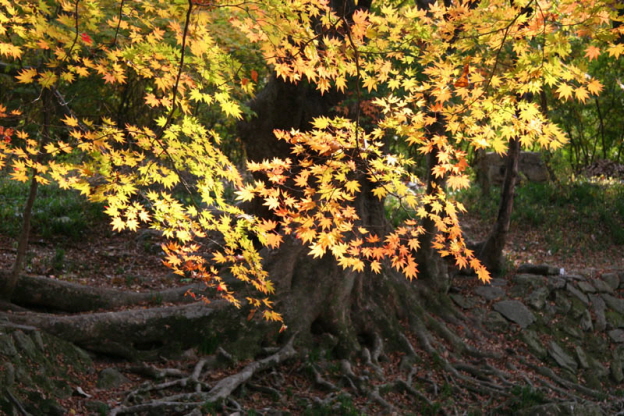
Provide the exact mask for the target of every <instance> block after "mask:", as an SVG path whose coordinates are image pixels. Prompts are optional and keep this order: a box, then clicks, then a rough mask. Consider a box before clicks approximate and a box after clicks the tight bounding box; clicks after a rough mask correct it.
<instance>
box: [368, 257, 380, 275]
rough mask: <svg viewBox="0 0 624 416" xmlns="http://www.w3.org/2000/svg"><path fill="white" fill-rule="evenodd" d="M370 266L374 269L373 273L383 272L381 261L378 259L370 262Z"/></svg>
mask: <svg viewBox="0 0 624 416" xmlns="http://www.w3.org/2000/svg"><path fill="white" fill-rule="evenodd" d="M370 268H371V270H372V271H373V273H377V274H379V273H381V263H380V262H379V261H377V260H373V261H372V262H371V264H370Z"/></svg>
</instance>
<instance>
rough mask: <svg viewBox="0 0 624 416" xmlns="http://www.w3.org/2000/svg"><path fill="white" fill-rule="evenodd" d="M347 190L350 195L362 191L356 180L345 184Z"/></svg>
mask: <svg viewBox="0 0 624 416" xmlns="http://www.w3.org/2000/svg"><path fill="white" fill-rule="evenodd" d="M345 188H346V189H347V191H348V192H349V193H350V194H354V193H356V192H359V191H360V183H359V182H358V181H356V180H352V181H348V182H347V183H345Z"/></svg>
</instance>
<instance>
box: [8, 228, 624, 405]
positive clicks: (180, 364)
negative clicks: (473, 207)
mask: <svg viewBox="0 0 624 416" xmlns="http://www.w3.org/2000/svg"><path fill="white" fill-rule="evenodd" d="M463 224H464V228H465V230H466V232H467V234H468V235H469V237H471V238H472V239H474V240H479V239H482V238H483V237H485V235H486V234H487V232H488V228H489V225H488V224H487V223H486V222H485V221H483V220H482V219H480V218H479V217H478V216H466V217H465V218H464V222H463ZM569 232H570V234H569V236H566V237H565V238H566V239H568V241H570V244H569V246H568V247H566V248H565V250H558V251H557V252H555V253H553V252H552V250H550V249H549V248H548V247H549V245H551V243H552V242H551V241H549V240H548V234H547V233H545V232H544V230H542V229H533V228H531V227H528V226H526V225H518V224H514V225H513V226H512V229H511V233H510V235H509V244H508V249H507V258H508V264H509V271H508V273H513V271H514V270H515V268H516V267H517V266H518V265H520V264H524V263H533V264H548V265H552V266H556V267H560V268H565V269H566V271H578V270H588V269H591V270H594V271H595V272H597V273H601V272H604V271H608V270H613V269H622V268H624V251H623V250H622V247H621V246H619V247H618V246H611V247H601V248H600V249H599V250H594V249H592V248H591V247H590V246H579V245H577V244H575V242H578V241H580V240H581V239H582V240H584V239H585V237H582V236H579V235H578V233H579V230H574V227H571V228H570V230H569ZM581 237H582V238H581ZM589 238H590V240H591V236H590V237H589ZM161 243H162V241H161V239H160V238H159V237H158V236H156V235H155V234H154V233H150V232H148V231H144V232H140V233H113V232H111V231H110V229H109V227H108V226H107V224H101V225H99V226H97V228H96V229H92V230H91V231H90V232H88V233H86V234H85V235H84V238H83V239H82V240H81V241H68V240H63V239H52V240H43V239H42V238H40V237H38V236H33V238H32V239H31V244H30V255H29V261H28V270H27V272H28V273H29V274H33V275H39V276H48V277H49V278H52V279H62V280H66V281H71V282H74V283H81V284H85V285H91V286H100V287H109V288H116V289H122V290H127V291H154V290H161V289H165V288H170V287H172V286H175V285H185V284H188V283H190V282H189V281H188V280H185V279H180V278H179V277H177V276H175V275H173V274H172V273H171V272H170V271H169V269H167V268H166V267H165V266H164V265H163V264H162V261H161V254H162V253H161V250H160V244H161ZM14 255H15V250H14V246H13V240H12V239H10V238H7V237H4V236H0V268H9V267H10V266H11V263H12V260H13V258H14ZM474 284H478V282H477V281H476V279H475V282H473V283H469V284H468V285H467V286H473V285H474ZM460 289H461V288H460ZM506 343H507V341H506V340H500V345H501V347H502V346H503V345H506ZM412 344H413V345H417V344H418V342H417V341H416V340H414V341H413V342H412ZM506 347H507V348H513V346H509V345H507V346H506ZM400 359H401V356H400V355H389V356H388V357H387V360H386V361H384V362H383V363H382V367H383V371H384V374H385V378H386V379H389V378H390V379H391V378H392V377H393V375H396V373H397V372H398V368H399V365H398V362H399V361H400ZM197 361H198V356H197V353H196V352H195V351H189V352H187V354H186V355H185V356H183V357H181V358H180V359H178V360H162V361H161V362H158V363H153V364H154V365H155V366H156V367H158V368H176V369H182V370H184V371H187V372H189V373H190V372H192V370H193V366H194V365H195V364H196V363H197ZM94 362H95V365H96V371H95V372H93V373H92V374H88V375H85V376H83V377H82V380H81V384H80V386H77V387H80V388H81V389H82V391H84V392H86V393H87V394H89V395H90V396H91V397H90V398H89V399H88V400H86V399H85V398H84V397H80V396H72V397H70V398H68V399H66V400H64V401H63V402H62V405H63V406H64V407H65V408H67V409H71V414H73V415H91V414H97V413H94V412H93V411H89V410H87V409H86V408H85V403H86V402H87V401H93V400H97V401H100V402H103V403H106V404H107V405H108V406H110V407H114V406H116V405H118V404H119V403H121V402H122V401H123V398H124V396H125V395H126V394H127V392H129V391H132V390H134V389H136V388H138V387H139V386H140V385H142V383H145V382H147V381H151V380H149V379H148V378H146V377H145V376H142V375H139V374H136V373H134V372H132V371H130V368H131V367H132V366H134V365H136V363H129V362H124V361H116V360H111V359H110V358H105V357H95V358H94ZM246 364H247V363H246V362H242V363H238V364H236V365H235V366H231V367H229V368H224V369H220V370H215V371H212V372H211V373H210V376H209V380H206V381H207V382H208V383H210V382H211V381H216V380H219V379H221V378H223V377H224V376H226V375H228V374H232V373H235V372H237V371H240V369H241V368H242V367H243V366H244V365H246ZM109 367H115V368H117V369H118V370H120V371H121V372H122V373H123V374H124V375H125V376H126V377H127V378H128V380H129V381H128V382H127V383H125V384H123V385H121V386H120V387H118V388H114V389H107V390H100V389H98V388H97V386H96V382H97V375H98V373H99V371H100V370H101V369H104V368H109ZM304 367H305V363H304V362H302V361H301V360H299V361H296V362H293V363H289V364H287V368H285V367H284V366H282V367H281V368H280V371H279V373H277V372H267V373H264V374H262V375H260V379H256V380H254V384H255V385H256V386H258V385H260V386H261V385H264V386H271V385H274V386H278V385H279V386H282V387H283V386H287V387H286V388H285V389H283V391H278V390H276V389H273V391H274V393H273V394H267V391H271V390H266V389H265V390H262V388H257V387H256V388H255V389H254V388H251V387H248V388H247V390H248V391H247V392H246V394H244V395H240V394H239V395H238V398H237V401H238V403H239V404H240V405H241V406H242V407H243V408H245V409H250V408H253V409H263V408H272V409H282V410H284V411H290V412H292V414H323V413H322V412H321V413H314V412H311V411H309V409H308V411H306V410H305V409H304V408H303V407H302V406H303V403H310V401H309V400H303V399H305V398H310V396H313V395H315V394H318V391H317V389H316V388H315V386H314V382H313V380H311V377H310V376H309V374H306V372H305V371H303V370H302V369H303V368H304ZM354 371H356V372H358V371H363V370H362V369H359V368H354ZM278 377H279V378H286V381H284V380H282V382H280V383H275V382H274V381H275V380H273V381H272V379H275V378H278ZM442 384H444V380H441V385H442ZM276 394H278V395H279V397H276ZM323 394H326V393H323ZM395 396H396V397H392V399H393V400H403V399H405V397H402V396H401V395H395ZM459 399H460V398H457V397H456V398H455V400H459ZM475 399H476V400H478V398H475V397H466V398H465V400H467V401H468V402H469V401H471V400H473V401H474V400H475ZM367 400H368V399H367V398H365V397H358V396H357V395H356V396H353V397H350V398H348V400H345V402H344V409H342V410H341V411H340V412H339V413H336V414H374V413H375V412H376V411H380V410H381V408H376V407H375V406H374V405H373V406H372V407H371V405H370V403H369V404H366V405H365V404H364V402H365V401H367ZM364 406H368V407H366V409H367V410H366V412H364V413H360V412H361V409H363V408H364ZM358 409H359V410H358ZM172 414H173V413H172ZM257 414H262V412H259V413H257ZM417 414H418V413H417Z"/></svg>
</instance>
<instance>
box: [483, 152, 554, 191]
mask: <svg viewBox="0 0 624 416" xmlns="http://www.w3.org/2000/svg"><path fill="white" fill-rule="evenodd" d="M506 160H507V158H506V156H505V155H499V154H498V153H494V152H490V153H485V154H484V155H483V156H482V157H481V158H479V160H478V162H477V166H476V170H477V180H478V182H479V185H481V187H482V189H484V190H486V191H487V190H489V187H490V186H492V185H501V184H502V183H503V180H504V179H505V164H506ZM518 172H519V174H520V180H521V181H529V182H546V181H548V180H549V179H550V175H549V173H548V169H547V167H546V163H545V162H544V158H543V157H542V154H541V153H539V152H520V159H519V160H518Z"/></svg>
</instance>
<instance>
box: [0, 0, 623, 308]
mask: <svg viewBox="0 0 624 416" xmlns="http://www.w3.org/2000/svg"><path fill="white" fill-rule="evenodd" d="M335 3H336V4H337V3H340V2H328V1H326V0H267V1H263V2H233V1H214V2H207V1H182V0H143V1H139V0H123V1H115V0H92V1H81V0H73V1H72V0H59V1H51V0H40V1H31V0H0V63H2V67H3V68H4V69H5V73H6V74H8V75H7V77H5V78H3V80H2V83H3V85H2V86H3V90H2V91H1V92H0V99H1V100H2V102H0V168H4V169H7V170H8V171H9V172H10V174H11V177H12V178H13V179H15V180H18V181H27V180H29V179H30V178H34V179H35V180H37V181H39V182H40V183H42V184H46V183H48V182H50V181H54V182H57V183H58V184H59V185H60V186H61V187H63V188H73V189H77V190H79V191H80V192H81V193H82V194H84V195H86V196H87V197H89V198H90V199H91V200H94V201H104V202H105V203H106V206H107V207H106V212H107V213H108V214H109V215H110V216H111V223H112V227H113V229H114V230H116V231H122V230H137V229H139V228H141V227H152V228H154V229H157V230H160V231H162V233H163V234H164V235H165V236H166V237H168V238H170V239H171V240H172V242H171V243H169V244H167V245H166V246H165V247H164V250H165V253H166V254H165V256H166V257H165V263H166V264H167V265H168V266H169V267H171V268H172V269H173V270H174V271H175V272H176V273H178V274H183V275H186V274H189V275H192V276H194V277H196V278H198V279H201V280H203V281H205V282H206V283H207V284H208V285H211V286H213V287H214V288H215V289H216V293H218V294H220V295H221V296H222V297H224V298H226V299H228V300H230V301H232V302H234V303H236V304H238V302H239V301H238V300H236V298H235V296H234V293H233V291H232V290H231V289H230V288H229V287H228V285H226V284H225V282H224V280H223V277H222V276H223V273H224V272H225V271H227V272H228V273H230V274H231V275H233V277H235V278H237V279H238V280H241V281H244V282H247V283H249V284H250V285H251V286H252V287H253V288H254V289H256V290H257V291H259V292H260V293H261V294H262V296H261V298H254V297H249V298H248V299H247V300H248V302H249V303H250V304H251V305H252V306H253V307H254V308H259V309H263V310H264V312H263V313H264V317H265V318H267V319H270V320H279V319H280V316H279V314H276V313H275V312H273V311H271V310H270V308H271V302H270V301H269V300H268V299H267V298H266V296H265V295H267V294H270V293H272V292H273V291H274V288H273V286H272V284H271V282H270V281H269V279H268V278H269V276H267V273H266V271H264V270H263V268H262V263H263V261H262V257H261V255H260V254H259V251H258V247H257V246H256V244H257V243H258V242H259V243H260V244H261V245H263V246H266V247H268V248H272V249H275V248H278V247H279V246H280V244H281V243H282V241H283V239H284V235H293V236H295V237H297V238H298V239H299V240H301V241H302V242H303V243H304V244H306V245H307V246H309V248H310V254H311V255H312V256H314V257H321V256H324V255H327V254H331V255H333V256H334V257H335V258H336V260H337V262H338V263H339V264H340V265H341V266H343V267H344V268H347V269H351V270H353V271H356V272H361V271H364V270H367V268H368V269H370V270H372V271H373V272H376V273H380V272H381V271H382V270H383V267H384V266H386V265H388V266H389V267H393V268H395V269H396V270H398V271H400V272H402V273H404V274H405V275H406V276H407V277H408V278H414V277H416V276H417V274H418V264H417V261H416V253H417V252H418V250H420V249H421V247H420V245H421V242H422V241H423V240H422V238H423V236H425V234H427V233H432V235H428V237H431V239H432V241H433V243H432V244H433V246H434V248H435V249H436V250H437V251H438V252H439V253H440V254H441V255H442V256H446V257H449V258H451V259H452V260H453V261H454V263H455V264H456V265H457V266H458V267H460V268H463V267H470V268H472V269H474V270H475V271H476V272H477V273H478V275H479V277H480V278H481V279H482V280H487V279H488V278H489V276H488V273H487V271H486V270H485V269H484V268H483V266H481V265H480V263H479V262H478V261H477V260H476V258H475V255H474V253H473V252H472V251H471V250H469V249H468V248H467V247H466V243H465V241H464V239H463V236H462V231H461V228H460V224H459V220H458V213H460V212H461V211H462V210H463V206H462V205H461V204H459V203H457V202H455V201H454V200H453V199H452V197H451V194H452V192H448V191H449V190H450V191H454V190H458V189H462V188H466V187H467V186H469V184H470V181H469V175H468V170H467V168H468V162H467V152H466V150H465V149H472V150H480V149H485V150H492V151H495V152H499V153H504V152H505V151H506V150H507V147H508V143H509V141H510V140H512V139H513V140H519V141H520V143H521V144H522V145H524V146H525V147H530V146H540V147H542V148H544V149H551V150H556V149H558V148H560V147H561V146H563V145H564V144H565V143H566V141H567V138H566V136H565V134H564V133H563V132H562V130H561V129H560V128H559V127H558V126H557V125H556V124H554V123H552V122H551V121H550V120H549V118H548V116H547V114H546V112H545V111H544V108H543V107H542V105H541V102H540V97H541V96H542V95H543V94H545V93H546V92H548V93H550V94H551V95H553V96H555V97H557V98H558V99H560V100H563V101H565V100H577V101H579V102H581V103H583V102H585V101H587V100H588V99H590V98H591V97H592V96H595V95H597V94H599V93H600V92H601V90H602V89H603V86H602V83H601V81H600V80H599V79H596V78H594V77H593V76H592V74H591V73H590V72H589V62H591V61H594V60H596V59H598V58H599V57H600V58H605V57H607V58H609V59H619V58H620V56H621V55H622V54H624V46H623V44H622V42H621V41H619V40H621V35H622V27H623V26H617V25H614V24H613V23H614V22H615V21H617V20H620V17H619V14H618V13H619V9H618V8H619V7H620V6H619V5H618V3H617V2H616V1H611V0H520V1H513V2H510V1H508V0H482V1H473V0H459V1H450V2H446V3H444V2H430V3H429V4H428V7H426V8H422V7H419V6H418V5H417V4H416V3H414V2H411V1H407V2H395V1H392V0H387V1H381V2H373V3H374V4H373V6H371V8H369V9H365V8H363V7H358V6H356V4H350V6H349V10H350V11H349V12H347V7H346V3H345V7H343V8H336V9H332V5H335ZM356 3H357V2H356ZM579 44H583V45H585V46H584V47H583V48H581V49H579V48H578V45H579ZM242 51H245V52H242ZM246 51H248V55H249V56H251V55H253V57H254V58H253V59H250V61H254V62H259V61H262V62H263V67H262V68H260V67H253V68H250V67H249V63H248V62H245V53H247V52H246ZM267 69H268V70H270V71H273V72H274V73H275V74H276V75H277V76H278V77H280V78H282V79H284V80H286V81H289V82H306V83H309V84H311V85H314V86H315V87H316V88H317V89H318V90H320V91H321V92H323V93H327V92H330V91H332V92H337V93H344V94H345V96H348V97H350V99H352V100H353V101H355V106H354V107H355V109H354V110H353V111H347V114H342V115H341V116H336V117H329V116H328V117H319V118H317V119H316V120H315V121H314V122H313V123H312V125H311V126H310V128H309V129H307V130H305V131H297V130H294V131H276V132H275V135H276V137H277V138H278V139H281V140H285V141H287V142H288V143H289V144H290V145H291V147H292V156H291V158H290V159H285V160H284V159H273V160H267V161H263V162H256V163H249V165H248V169H249V171H251V172H262V173H263V174H264V175H265V178H266V179H265V180H257V181H254V182H252V183H245V181H244V179H243V178H244V175H243V174H241V172H240V171H239V169H238V167H237V166H236V165H235V164H234V163H233V162H232V160H230V158H228V156H227V155H226V153H225V152H224V150H223V148H224V141H226V140H230V139H231V138H230V137H227V136H224V132H225V131H226V129H224V128H223V127H222V126H223V125H224V124H227V123H228V121H227V120H229V123H230V126H231V125H232V124H233V123H234V122H235V121H237V120H241V119H243V117H244V115H245V112H246V109H245V106H244V104H242V103H243V102H244V101H245V100H246V99H247V98H249V97H250V96H251V95H252V94H253V93H254V92H255V90H256V88H257V87H258V84H259V83H261V82H262V79H260V77H259V72H258V71H261V72H263V71H266V70H267ZM362 113H366V114H374V115H375V117H373V118H371V122H369V123H368V124H366V125H364V123H362V122H361V117H360V116H361V114H362ZM215 114H216V116H215ZM214 119H219V120H225V121H219V122H214V121H211V120H214ZM42 126H43V127H42ZM44 128H45V133H44ZM390 141H394V142H401V143H404V144H405V146H406V148H407V149H409V150H410V151H409V152H407V153H406V154H400V153H399V152H397V151H395V152H391V151H390V150H389V149H390V147H389V146H388V143H389V142H390ZM414 154H421V155H427V156H430V157H432V158H433V159H434V162H435V163H434V167H433V168H432V170H431V171H430V177H429V178H427V179H425V178H420V179H419V178H416V177H414V176H413V175H412V173H411V172H414V169H413V168H414V166H415V165H416V161H415V159H413V155H414ZM231 188H234V189H236V190H237V191H236V196H237V198H238V200H240V201H251V200H252V199H254V198H260V200H261V201H262V203H263V204H264V205H265V206H266V207H267V208H268V209H269V210H271V211H272V212H273V214H274V216H273V217H272V218H256V217H254V216H251V215H249V213H245V212H244V211H243V210H242V209H241V208H240V207H239V206H238V205H236V204H234V203H233V202H232V201H229V200H228V198H227V193H228V189H231ZM371 195H372V196H373V197H374V198H376V199H377V200H378V201H382V200H383V199H384V198H387V197H390V196H391V197H392V198H395V199H397V200H398V201H399V204H400V206H402V207H403V208H404V209H405V210H406V211H409V212H411V213H413V215H412V218H410V219H408V220H407V221H406V222H405V223H403V224H400V225H399V226H398V227H396V228H395V229H375V228H373V227H370V225H371V224H368V223H367V220H366V218H364V217H363V216H362V207H361V204H362V201H363V200H364V199H365V198H367V197H368V196H371ZM426 224H433V226H434V229H433V231H430V230H428V229H427V228H426ZM208 251H210V254H207V252H208Z"/></svg>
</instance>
